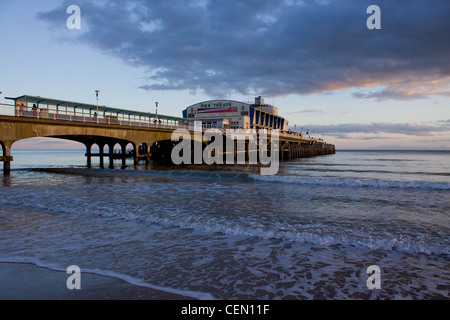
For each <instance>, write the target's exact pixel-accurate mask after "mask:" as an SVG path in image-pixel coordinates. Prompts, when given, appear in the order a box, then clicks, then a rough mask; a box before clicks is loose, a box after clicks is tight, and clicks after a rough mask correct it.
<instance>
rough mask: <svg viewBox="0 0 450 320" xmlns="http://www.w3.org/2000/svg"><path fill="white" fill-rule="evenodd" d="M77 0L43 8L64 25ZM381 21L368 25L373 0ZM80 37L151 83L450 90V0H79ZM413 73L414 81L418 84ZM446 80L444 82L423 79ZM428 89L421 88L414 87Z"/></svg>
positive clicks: (248, 88) (387, 94)
mask: <svg viewBox="0 0 450 320" xmlns="http://www.w3.org/2000/svg"><path fill="white" fill-rule="evenodd" d="M70 4H72V1H70V2H69V1H64V2H63V4H62V5H61V6H60V7H59V8H56V9H54V10H52V11H49V12H43V13H40V14H39V15H38V17H39V18H40V19H42V20H45V21H47V22H48V23H49V24H51V25H52V26H54V25H58V26H60V27H61V26H65V22H66V19H67V14H66V13H65V9H66V8H67V7H68V6H69V5H70ZM372 4H376V5H378V6H380V8H381V12H382V29H381V30H368V29H367V27H366V20H367V18H368V17H369V15H368V14H367V13H366V9H367V7H368V6H369V5H372ZM77 5H79V6H80V8H81V10H82V19H83V20H82V21H83V22H82V28H83V32H81V33H80V35H79V37H78V38H77V39H78V41H80V42H82V43H86V44H88V45H90V46H93V47H95V48H97V49H99V50H101V51H102V52H105V53H107V54H110V55H112V56H115V57H118V58H120V59H121V60H123V61H124V62H126V63H128V64H131V65H133V66H137V67H141V68H144V69H145V70H146V71H147V74H148V79H147V83H143V84H142V86H141V88H143V89H152V90H155V89H161V90H168V89H175V90H181V89H188V90H192V91H196V90H204V91H205V92H206V93H207V94H209V95H210V96H212V97H219V96H220V97H222V96H225V95H228V94H232V93H233V92H239V93H241V94H253V93H257V94H261V95H270V96H272V95H285V94H310V93H317V92H327V91H333V90H338V89H347V88H365V87H371V86H375V85H380V84H382V85H385V86H386V89H385V90H382V91H381V92H372V93H363V92H360V93H356V94H355V97H357V98H376V99H379V100H383V99H417V98H421V97H427V96H428V95H430V94H438V95H446V96H449V92H450V88H449V83H450V59H448V57H449V56H450V41H448V35H449V34H450V23H449V21H450V20H449V15H450V1H448V0H434V1H433V2H432V4H431V3H430V2H429V1H425V0H403V1H391V0H358V1H355V0H328V1H324V0H321V1H319V0H284V1H280V0H246V1H244V0H240V1H237V0H229V1H218V0H196V1H184V0H183V1H181V0H171V1H156V0H155V1H144V0H135V1H131V0H120V1H118V0H110V1H88V0H78V1H77ZM411 83H413V84H414V85H413V86H410V84H411ZM435 83H439V84H440V89H439V90H431V93H430V92H429V91H424V90H422V89H421V88H423V87H424V86H425V87H427V86H429V87H432V86H433V84H435ZM414 89H420V90H414Z"/></svg>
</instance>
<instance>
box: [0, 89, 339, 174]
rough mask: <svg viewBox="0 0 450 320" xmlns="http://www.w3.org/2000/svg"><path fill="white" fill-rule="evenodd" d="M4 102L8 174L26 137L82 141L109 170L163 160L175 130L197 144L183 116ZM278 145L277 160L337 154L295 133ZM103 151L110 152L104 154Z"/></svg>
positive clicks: (26, 100)
mask: <svg viewBox="0 0 450 320" xmlns="http://www.w3.org/2000/svg"><path fill="white" fill-rule="evenodd" d="M7 99H10V100H13V101H14V104H13V105H2V106H1V109H2V112H1V113H2V114H3V115H0V145H1V149H2V153H0V162H3V171H4V173H6V174H8V173H9V172H10V170H11V161H13V157H12V156H11V147H12V145H13V144H14V143H15V142H17V141H20V140H23V139H28V138H35V137H49V138H59V139H66V140H72V141H77V142H80V143H82V144H84V145H85V147H86V153H85V155H86V159H87V165H88V166H91V164H92V158H94V157H98V158H100V166H101V167H104V165H105V161H104V158H108V159H109V163H108V164H109V167H110V168H112V167H114V160H121V164H122V166H125V165H126V159H128V158H131V159H133V161H134V164H138V163H139V161H146V162H149V161H150V160H152V159H161V158H165V159H166V160H167V155H168V154H170V151H171V148H173V146H174V143H173V142H172V141H171V137H172V133H173V131H174V130H176V129H186V130H188V131H189V132H190V134H191V135H192V137H193V140H195V137H194V127H193V126H192V125H190V123H189V122H188V121H187V120H186V119H185V118H178V117H172V116H166V115H157V114H153V113H145V112H137V111H130V110H124V109H116V108H109V107H105V106H101V107H100V106H96V105H91V104H83V103H77V102H69V101H63V100H57V99H48V98H42V97H35V96H21V97H18V98H7ZM4 110H7V111H6V112H5V111H4ZM203 130H206V128H203ZM269 137H270V133H269ZM279 142H280V160H288V159H292V158H298V157H310V156H316V155H326V154H333V153H335V149H334V145H331V144H327V143H325V142H324V141H323V140H321V139H314V138H309V137H302V136H301V135H299V134H297V133H291V132H280V134H279ZM201 143H202V144H203V146H206V145H208V143H209V142H208V141H203V140H202V141H201ZM94 145H97V146H98V149H99V152H98V153H94V152H92V149H93V146H94ZM106 147H108V148H109V151H108V152H105V151H104V150H105V148H106ZM117 147H119V148H118V150H117ZM246 150H248V146H247V149H246Z"/></svg>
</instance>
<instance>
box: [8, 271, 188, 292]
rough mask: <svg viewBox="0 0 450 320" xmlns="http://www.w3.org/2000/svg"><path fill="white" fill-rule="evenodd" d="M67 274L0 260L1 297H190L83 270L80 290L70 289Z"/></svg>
mask: <svg viewBox="0 0 450 320" xmlns="http://www.w3.org/2000/svg"><path fill="white" fill-rule="evenodd" d="M69 276H70V275H69V274H66V273H65V272H60V271H53V270H49V269H46V268H41V267H37V266H35V265H32V264H25V263H0V288H1V290H0V300H189V299H192V298H189V297H184V296H181V295H176V294H171V293H167V292H162V291H158V290H154V289H151V288H146V287H141V286H136V285H132V284H129V283H127V282H125V281H123V280H120V279H116V278H112V277H107V276H101V275H96V274H89V273H82V275H81V289H80V290H69V289H68V288H67V286H66V281H67V279H68V277H69Z"/></svg>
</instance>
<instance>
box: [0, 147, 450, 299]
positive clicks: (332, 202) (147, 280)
mask: <svg viewBox="0 0 450 320" xmlns="http://www.w3.org/2000/svg"><path fill="white" fill-rule="evenodd" d="M84 153H85V152H84V151H83V150H53V151H52V150H49V151H36V150H34V151H33V150H28V151H19V150H16V151H14V150H13V156H14V161H13V162H12V171H11V174H10V175H9V176H4V175H2V173H0V263H1V262H17V263H30V264H34V265H36V266H39V267H43V268H48V269H50V270H58V271H66V270H67V268H68V267H69V266H72V265H76V266H79V267H80V269H81V272H82V273H83V272H87V273H94V274H99V275H106V276H109V277H116V278H118V279H122V280H124V281H127V282H129V283H131V284H134V285H137V286H143V287H149V288H154V289H157V290H161V291H164V292H167V293H177V294H180V295H183V296H185V297H189V298H195V299H205V300H212V299H217V300H225V299H226V300H255V299H256V300H288V299H295V300H353V299H362V300H366V299H367V300H375V299H393V300H425V299H426V300H428V299H440V300H442V299H444V300H448V299H449V298H450V238H449V237H450V151H364V150H358V151H352V150H338V151H337V153H336V154H334V155H327V156H319V157H312V158H302V159H295V160H292V161H288V162H282V163H280V167H279V171H278V173H277V174H276V175H273V176H263V175H261V174H260V170H259V169H260V168H257V167H252V166H244V165H242V166H193V167H183V166H182V167H168V166H155V165H152V164H150V165H148V164H144V163H142V164H139V165H136V166H135V165H134V164H133V163H132V162H131V163H130V162H129V163H128V164H127V167H126V168H122V167H121V163H120V162H117V163H116V166H115V168H113V169H110V168H105V169H103V168H100V167H99V165H98V162H97V163H95V162H93V164H92V167H91V168H88V167H87V166H86V158H85V156H84ZM97 161H98V160H97ZM105 163H107V164H108V163H109V161H106V159H105ZM0 167H1V165H0ZM0 284H1V279H0ZM62 285H65V284H62ZM24 290H26V288H24Z"/></svg>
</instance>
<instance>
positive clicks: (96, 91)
mask: <svg viewBox="0 0 450 320" xmlns="http://www.w3.org/2000/svg"><path fill="white" fill-rule="evenodd" d="M99 92H100V90H95V95H96V96H97V117H96V120H97V121H96V122H97V123H98V94H99Z"/></svg>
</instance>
